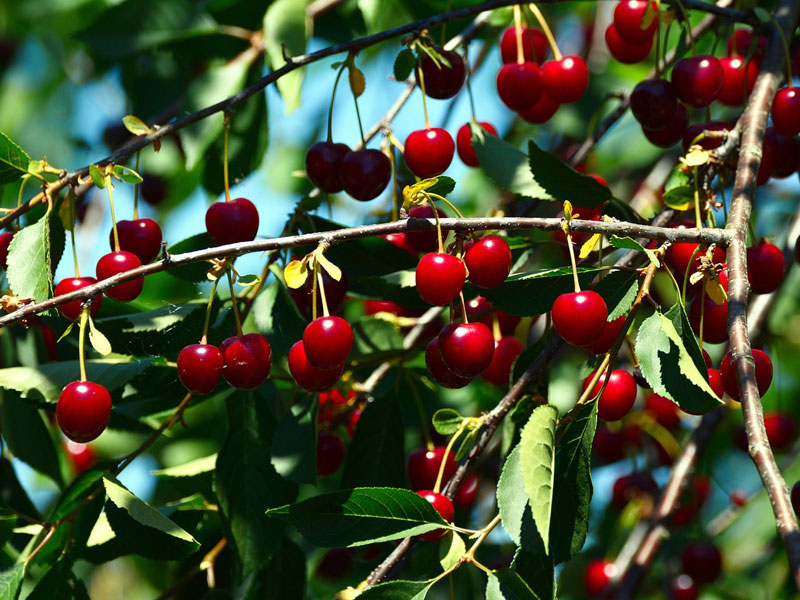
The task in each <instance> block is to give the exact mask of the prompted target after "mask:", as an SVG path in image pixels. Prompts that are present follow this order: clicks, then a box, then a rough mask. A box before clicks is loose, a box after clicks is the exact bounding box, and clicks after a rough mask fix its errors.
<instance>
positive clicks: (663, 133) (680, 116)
mask: <svg viewBox="0 0 800 600" xmlns="http://www.w3.org/2000/svg"><path fill="white" fill-rule="evenodd" d="M688 126H689V113H688V112H687V110H686V107H685V106H684V105H683V104H681V103H680V102H678V106H677V109H676V110H675V112H674V113H673V115H672V119H670V122H669V124H667V125H666V126H664V127H661V128H659V129H645V128H642V133H644V137H646V138H647V140H648V141H649V142H650V143H651V144H653V145H654V146H658V147H659V148H669V147H670V146H674V145H675V144H677V143H678V142H679V141H680V140H681V139H682V138H683V134H684V132H685V131H686V128H687V127H688Z"/></svg>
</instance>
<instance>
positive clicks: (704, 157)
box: [684, 150, 709, 167]
mask: <svg viewBox="0 0 800 600" xmlns="http://www.w3.org/2000/svg"><path fill="white" fill-rule="evenodd" d="M708 157H709V154H708V150H692V151H691V152H689V154H687V155H686V157H685V158H684V161H685V162H686V164H687V165H688V166H690V167H699V166H700V165H704V164H706V163H707V162H708Z"/></svg>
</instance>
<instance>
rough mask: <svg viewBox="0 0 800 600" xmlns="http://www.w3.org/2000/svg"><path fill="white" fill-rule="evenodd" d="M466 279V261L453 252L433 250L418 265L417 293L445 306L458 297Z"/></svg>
mask: <svg viewBox="0 0 800 600" xmlns="http://www.w3.org/2000/svg"><path fill="white" fill-rule="evenodd" d="M466 280H467V270H466V268H465V267H464V263H463V262H462V260H461V259H460V258H458V257H457V256H453V255H452V254H444V253H442V252H431V253H429V254H426V255H425V256H423V257H422V258H421V259H420V261H419V264H418V265H417V273H416V283H417V293H418V294H419V297H420V298H422V299H423V300H425V302H427V303H428V304H433V305H434V306H444V305H445V304H449V303H450V302H452V301H453V300H455V299H456V298H458V295H459V294H460V293H461V290H462V289H463V288H464V282H465V281H466Z"/></svg>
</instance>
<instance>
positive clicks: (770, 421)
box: [764, 411, 797, 451]
mask: <svg viewBox="0 0 800 600" xmlns="http://www.w3.org/2000/svg"><path fill="white" fill-rule="evenodd" d="M764 429H765V430H766V432H767V439H768V440H769V445H770V446H772V447H773V448H774V449H775V450H778V451H783V450H787V449H788V448H790V447H791V446H792V444H794V441H795V439H797V421H795V419H794V417H793V416H792V415H790V414H787V413H780V412H777V411H771V412H767V413H765V414H764Z"/></svg>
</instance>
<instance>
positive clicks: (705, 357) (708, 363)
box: [703, 287, 728, 369]
mask: <svg viewBox="0 0 800 600" xmlns="http://www.w3.org/2000/svg"><path fill="white" fill-rule="evenodd" d="M725 289H726V291H727V289H728V288H727V287H726V288H725ZM703 360H704V361H706V366H707V367H708V368H709V369H710V368H711V367H713V366H714V363H713V362H711V356H709V354H708V352H706V351H705V350H703Z"/></svg>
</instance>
